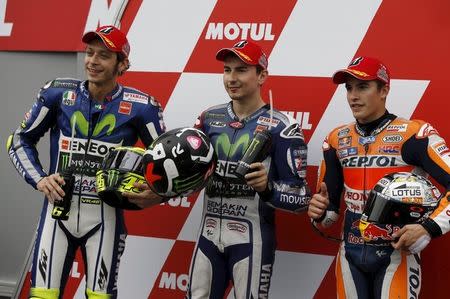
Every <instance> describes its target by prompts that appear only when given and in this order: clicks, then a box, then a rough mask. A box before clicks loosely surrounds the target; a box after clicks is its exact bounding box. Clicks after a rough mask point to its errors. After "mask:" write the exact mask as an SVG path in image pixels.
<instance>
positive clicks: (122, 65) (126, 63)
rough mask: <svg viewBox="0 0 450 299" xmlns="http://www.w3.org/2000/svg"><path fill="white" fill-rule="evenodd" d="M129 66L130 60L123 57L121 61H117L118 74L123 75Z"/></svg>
mask: <svg viewBox="0 0 450 299" xmlns="http://www.w3.org/2000/svg"><path fill="white" fill-rule="evenodd" d="M129 68H130V61H129V60H128V58H125V59H124V60H123V61H121V62H119V76H121V75H123V74H124V73H125V72H126V71H127V70H128V69H129Z"/></svg>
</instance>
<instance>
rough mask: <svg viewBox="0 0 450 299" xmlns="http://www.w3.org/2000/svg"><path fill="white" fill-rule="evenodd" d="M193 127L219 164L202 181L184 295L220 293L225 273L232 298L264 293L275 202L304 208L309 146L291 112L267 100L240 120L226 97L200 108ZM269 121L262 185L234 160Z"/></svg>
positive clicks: (264, 295)
mask: <svg viewBox="0 0 450 299" xmlns="http://www.w3.org/2000/svg"><path fill="white" fill-rule="evenodd" d="M196 127H197V128H199V129H201V130H203V131H204V132H205V133H206V134H207V135H208V136H209V138H210V139H211V142H212V144H213V145H214V149H215V151H216V153H217V156H218V164H217V168H216V171H215V174H214V175H213V177H212V179H211V180H210V182H209V184H208V185H207V187H206V189H205V196H204V203H203V216H202V222H201V227H200V232H199V239H198V242H197V244H196V248H195V251H194V255H193V259H192V264H191V271H190V281H189V288H188V293H187V296H188V298H196V299H197V298H216V299H218V298H223V294H224V292H225V290H226V288H227V286H228V284H229V281H230V280H231V281H232V283H233V285H234V295H235V298H236V299H242V298H268V294H269V287H270V279H271V275H272V266H273V263H274V255H275V249H276V240H275V223H274V208H279V209H284V210H288V211H293V212H298V211H301V210H304V209H306V208H307V205H308V203H309V199H310V191H309V188H308V186H307V184H306V180H305V177H306V154H307V148H306V144H305V141H304V138H303V134H302V131H301V129H300V127H299V125H298V123H296V122H295V121H294V120H293V119H292V118H290V117H288V116H287V115H285V114H283V113H281V112H279V111H277V110H274V111H273V118H272V119H271V118H270V109H269V106H268V105H266V106H264V107H262V108H260V109H259V110H257V111H256V112H255V113H253V114H252V115H250V116H249V117H247V118H245V119H243V120H239V119H238V117H237V116H236V115H235V114H234V112H233V106H232V102H230V103H227V104H223V105H219V106H215V107H212V108H209V109H208V110H206V111H204V112H203V113H202V114H201V116H200V117H199V118H198V120H197V123H196ZM269 127H271V128H270V133H271V135H272V146H271V148H270V150H269V153H268V156H267V158H265V159H264V161H263V163H264V165H265V167H266V169H267V171H268V177H269V184H268V188H267V190H266V191H264V192H261V193H257V192H255V190H253V188H251V187H250V186H248V185H247V184H246V182H245V181H244V180H242V179H239V178H238V177H237V176H236V174H235V170H236V167H237V163H238V161H239V160H240V159H241V158H242V156H243V154H244V152H245V150H246V149H247V147H248V145H249V143H250V142H251V140H252V138H253V135H254V133H255V132H257V131H258V130H264V129H268V128H269Z"/></svg>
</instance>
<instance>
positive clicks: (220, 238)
mask: <svg viewBox="0 0 450 299" xmlns="http://www.w3.org/2000/svg"><path fill="white" fill-rule="evenodd" d="M236 133H237V129H235V130H234V132H233V138H231V144H234V141H235V139H236ZM231 148H232V147H231V146H230V148H229V149H228V153H227V160H226V161H225V166H226V167H225V169H227V168H228V163H229V162H230V153H231ZM227 185H228V180H227V179H226V178H225V180H224V184H223V185H222V188H223V190H224V189H225V188H227ZM222 207H223V192H221V194H220V217H219V228H220V229H219V242H218V244H217V247H218V248H219V251H220V252H223V250H224V246H223V244H222Z"/></svg>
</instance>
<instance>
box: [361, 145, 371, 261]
mask: <svg viewBox="0 0 450 299" xmlns="http://www.w3.org/2000/svg"><path fill="white" fill-rule="evenodd" d="M368 151H369V144H368V143H365V144H364V157H365V158H366V159H367V152H368ZM366 171H367V166H366V163H364V170H363V199H364V207H365V205H366V201H367V199H366ZM364 207H361V209H362V210H364ZM362 213H363V211H361V215H362ZM361 237H362V236H361ZM366 246H367V244H366V242H365V241H364V242H363V256H362V261H363V263H365V262H366V255H367V248H366Z"/></svg>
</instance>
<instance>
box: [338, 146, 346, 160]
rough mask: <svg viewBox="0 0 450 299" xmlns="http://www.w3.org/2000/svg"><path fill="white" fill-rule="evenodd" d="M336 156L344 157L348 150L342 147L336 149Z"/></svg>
mask: <svg viewBox="0 0 450 299" xmlns="http://www.w3.org/2000/svg"><path fill="white" fill-rule="evenodd" d="M337 156H338V158H345V157H347V156H348V151H347V149H346V148H344V149H340V150H338V151H337Z"/></svg>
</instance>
